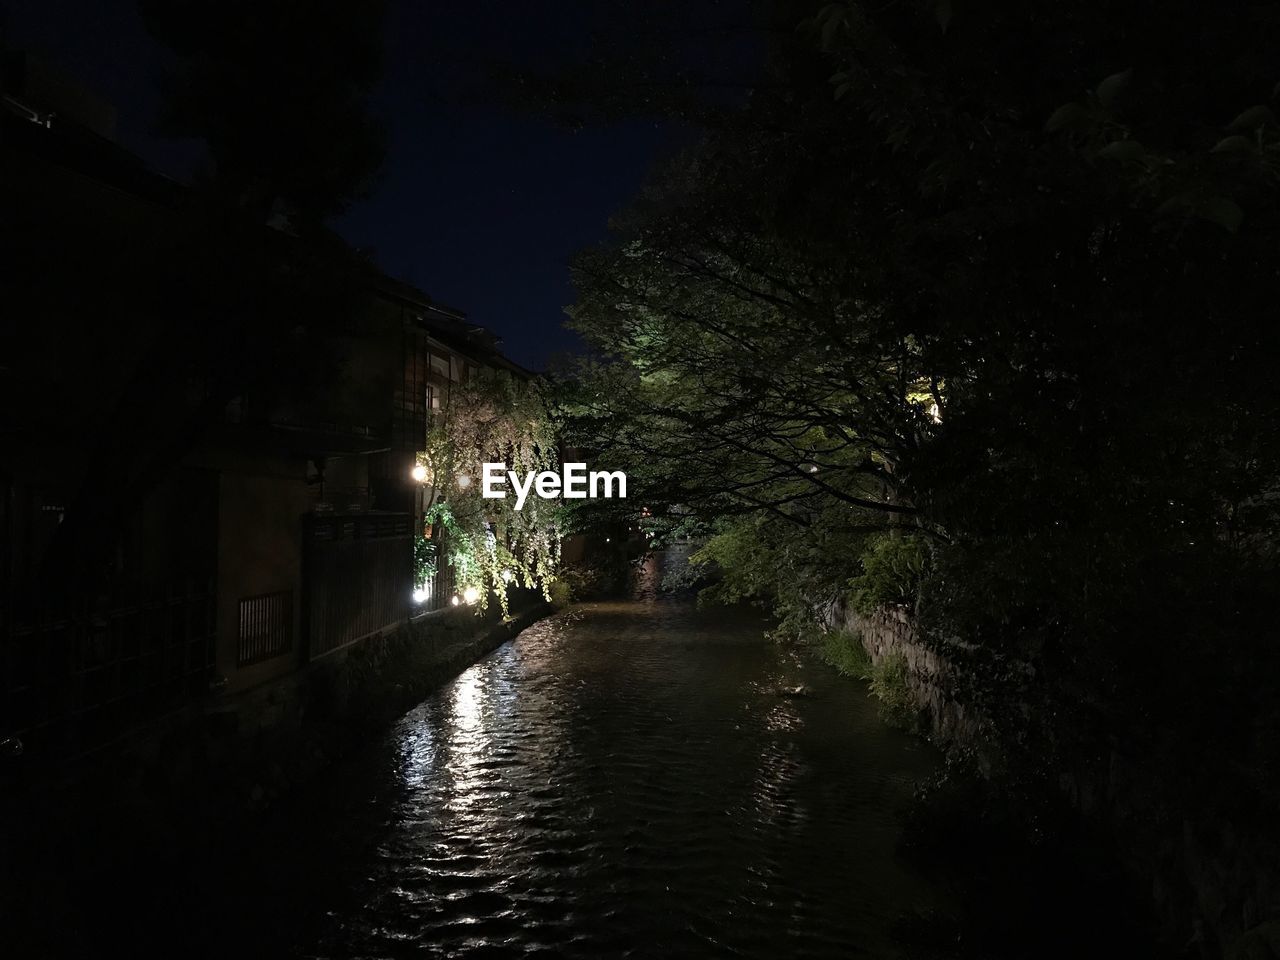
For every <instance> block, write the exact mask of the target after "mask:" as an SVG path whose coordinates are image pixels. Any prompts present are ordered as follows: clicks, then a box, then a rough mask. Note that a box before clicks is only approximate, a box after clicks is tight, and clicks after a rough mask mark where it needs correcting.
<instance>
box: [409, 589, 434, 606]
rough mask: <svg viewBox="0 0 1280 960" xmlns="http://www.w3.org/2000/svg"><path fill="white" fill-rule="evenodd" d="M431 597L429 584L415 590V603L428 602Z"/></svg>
mask: <svg viewBox="0 0 1280 960" xmlns="http://www.w3.org/2000/svg"><path fill="white" fill-rule="evenodd" d="M430 599H431V588H430V587H428V586H421V587H418V588H417V589H416V590H414V591H413V602H414V603H426V602H427V601H428V600H430Z"/></svg>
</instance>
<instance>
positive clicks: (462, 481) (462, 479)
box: [458, 473, 471, 490]
mask: <svg viewBox="0 0 1280 960" xmlns="http://www.w3.org/2000/svg"><path fill="white" fill-rule="evenodd" d="M458 486H459V487H461V488H462V489H463V490H465V489H467V487H469V486H471V478H470V477H468V476H467V475H466V474H465V473H460V474H458Z"/></svg>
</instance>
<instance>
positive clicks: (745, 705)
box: [303, 558, 936, 958]
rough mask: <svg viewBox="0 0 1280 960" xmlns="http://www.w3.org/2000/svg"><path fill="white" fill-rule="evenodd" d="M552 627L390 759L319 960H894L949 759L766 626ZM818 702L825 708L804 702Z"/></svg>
mask: <svg viewBox="0 0 1280 960" xmlns="http://www.w3.org/2000/svg"><path fill="white" fill-rule="evenodd" d="M660 566H661V560H660V558H653V559H651V560H650V561H649V563H648V566H647V567H646V569H645V570H644V571H643V573H642V576H641V578H640V584H639V587H638V589H637V592H636V595H635V597H634V598H633V599H631V600H627V601H623V602H607V603H595V604H589V605H585V606H583V607H579V608H576V609H574V610H571V611H569V612H567V613H565V614H561V615H559V616H556V617H553V618H551V619H549V620H545V621H542V622H541V623H538V624H536V625H535V626H533V627H531V628H530V629H528V630H526V631H525V632H524V633H522V634H521V635H520V636H519V637H518V638H516V639H515V640H514V641H512V642H511V643H508V644H507V645H505V646H504V647H502V648H501V649H499V650H497V651H496V652H494V653H493V654H492V655H490V656H489V657H487V658H485V659H484V660H482V661H481V662H479V663H477V664H475V665H474V666H472V667H471V668H470V669H468V670H467V671H466V672H464V673H463V674H462V675H461V676H459V677H458V678H457V679H456V680H454V681H453V682H451V683H450V684H448V685H446V686H445V687H444V688H443V689H441V690H440V691H439V692H438V693H437V694H436V695H434V696H433V697H432V698H430V699H429V700H427V701H426V702H425V703H423V704H421V705H420V706H419V707H418V708H417V709H415V710H413V711H412V712H410V713H409V714H407V715H406V716H405V717H404V718H403V719H402V720H401V721H400V722H399V724H398V725H397V726H396V727H395V729H394V730H393V731H392V732H391V734H390V739H389V740H388V741H386V742H384V743H383V744H382V745H381V746H380V747H378V748H377V749H374V750H372V751H371V756H372V757H375V758H376V763H377V764H378V765H379V767H380V769H378V770H377V771H375V772H374V773H373V774H372V775H370V774H368V773H367V772H366V773H361V774H359V776H361V777H365V776H368V777H369V787H368V791H369V796H368V797H367V798H365V800H364V801H363V803H364V807H363V810H362V814H361V816H363V817H366V818H370V817H371V818H372V819H374V820H376V821H378V828H377V830H376V831H375V832H374V834H373V835H372V836H370V837H369V838H368V840H367V842H365V844H364V846H363V847H362V848H357V849H356V850H355V851H353V852H352V853H350V864H349V869H348V871H347V872H348V873H349V875H350V879H349V880H348V881H347V882H346V883H345V884H344V886H345V887H346V888H347V889H346V890H345V891H343V892H339V891H333V893H332V900H333V903H331V904H329V905H328V906H327V908H326V914H325V916H324V919H323V920H322V921H321V923H320V930H319V935H318V937H315V936H311V937H309V938H308V943H307V944H305V945H304V951H303V952H304V953H305V955H308V956H326V957H348V956H350V957H355V956H359V957H398V956H423V955H426V956H449V957H453V956H468V957H469V956H547V957H593V958H594V957H612V956H634V957H698V956H742V957H761V958H777V957H791V956H795V957H800V956H804V957H851V956H892V955H894V951H893V948H892V943H891V940H890V938H889V926H890V924H891V923H892V922H893V920H894V919H895V918H897V917H898V916H900V915H902V914H903V913H906V912H909V911H911V910H912V909H913V908H914V907H915V906H917V905H920V904H922V903H923V902H924V900H925V897H926V893H925V891H924V888H923V885H922V883H921V881H920V880H919V879H918V878H915V877H913V876H912V875H911V874H910V873H909V872H908V871H907V870H906V869H905V867H904V866H903V865H902V864H901V863H900V862H899V861H898V860H897V859H896V858H895V855H894V845H895V842H896V839H897V834H898V826H897V820H896V813H897V811H898V810H899V809H900V807H901V806H902V804H903V803H904V801H905V800H906V799H907V798H908V797H909V795H910V792H911V789H912V786H913V783H914V781H915V779H916V778H918V777H920V776H922V775H924V774H926V773H928V772H929V771H930V770H931V769H932V768H933V766H934V764H935V762H936V760H935V757H934V755H933V753H932V751H931V750H930V749H929V748H928V747H926V746H924V745H923V744H921V743H919V742H918V741H916V740H914V739H912V738H910V737H908V736H906V735H904V734H901V733H898V732H896V731H893V730H890V729H888V728H886V727H885V726H884V725H883V724H882V723H881V722H880V720H879V719H878V717H877V715H876V710H875V706H874V704H873V702H871V701H870V700H869V699H868V698H867V695H866V691H865V688H864V687H863V686H862V685H860V684H856V683H851V682H849V681H847V680H842V679H840V678H838V677H836V676H835V675H834V674H833V673H832V672H831V671H830V670H829V669H828V668H826V667H824V666H822V665H820V664H818V663H817V662H815V661H814V660H813V659H812V657H811V655H809V654H806V653H803V652H799V651H795V650H788V649H786V648H784V647H780V646H778V645H775V644H771V643H769V642H767V641H766V640H765V639H764V637H763V630H764V624H763V623H762V622H761V621H760V620H759V619H758V618H757V617H756V616H755V615H754V614H752V613H751V612H748V611H729V612H726V611H725V610H723V609H705V610H698V609H696V607H695V606H694V604H693V603H692V602H691V601H690V600H689V599H687V598H684V599H676V598H670V597H664V596H662V595H660V594H658V593H657V591H655V590H654V589H653V585H654V583H655V582H656V579H657V577H658V575H659V574H660V572H661V571H660ZM800 685H804V686H806V687H807V688H809V689H808V691H807V695H806V696H800V697H796V696H789V695H785V690H786V689H787V688H794V687H797V686H800Z"/></svg>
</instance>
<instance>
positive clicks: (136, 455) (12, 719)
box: [0, 57, 527, 761]
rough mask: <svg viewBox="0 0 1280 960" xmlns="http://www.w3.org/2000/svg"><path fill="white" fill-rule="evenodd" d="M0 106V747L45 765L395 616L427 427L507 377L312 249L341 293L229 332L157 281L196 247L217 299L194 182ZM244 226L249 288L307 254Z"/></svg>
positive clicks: (483, 339) (32, 86) (75, 108)
mask: <svg viewBox="0 0 1280 960" xmlns="http://www.w3.org/2000/svg"><path fill="white" fill-rule="evenodd" d="M2 93H3V99H2V100H0V105H2V107H3V109H0V124H2V125H3V126H2V128H0V129H2V135H3V142H2V145H0V222H2V223H3V225H4V226H3V231H4V235H3V249H2V250H0V253H2V255H3V259H4V267H3V269H4V288H3V293H2V295H0V296H2V299H0V313H2V314H3V316H4V322H3V324H2V325H0V326H2V329H3V341H2V342H3V353H2V354H0V385H2V388H3V390H4V398H3V409H4V414H3V423H2V427H0V429H2V430H3V441H4V452H3V456H2V458H0V496H2V497H3V500H2V501H0V531H2V533H3V551H2V556H0V563H2V567H0V631H2V632H0V739H2V738H4V737H7V736H17V737H19V738H20V739H21V740H22V742H23V744H24V747H25V749H26V751H27V753H28V755H29V756H31V757H32V759H33V760H40V759H43V758H47V759H49V760H51V761H57V760H60V759H62V758H65V757H69V756H74V755H76V754H78V753H82V752H84V751H87V750H90V749H93V748H95V747H98V746H101V745H103V744H106V743H108V742H110V741H111V740H112V739H114V738H118V737H120V736H122V735H125V734H127V733H128V732H129V731H131V730H133V729H135V728H136V727H137V726H138V725H139V724H142V723H144V722H146V721H148V720H153V719H155V718H157V717H159V716H162V715H164V714H165V713H167V712H170V711H173V710H179V709H184V708H189V707H190V706H191V705H192V704H194V703H197V702H199V701H202V700H204V699H205V698H208V697H210V696H216V695H218V694H219V693H222V694H227V693H234V692H236V691H240V690H244V689H246V688H249V687H252V686H255V685H257V684H261V683H263V682H266V681H270V680H272V679H275V678H278V677H280V676H282V675H285V674H288V673H290V672H292V671H294V670H296V669H298V668H299V667H300V666H302V665H304V664H306V663H307V662H309V661H311V660H315V659H317V658H320V657H324V656H327V655H329V654H332V653H334V652H335V651H338V650H342V649H344V648H347V647H349V646H350V645H352V644H354V643H357V642H359V641H360V640H361V639H363V638H366V637H369V636H371V635H374V634H378V633H380V632H382V631H385V630H387V629H389V628H391V627H394V626H395V625H396V624H397V623H399V622H401V621H403V620H404V619H405V618H406V617H407V616H409V614H410V610H411V594H412V592H413V587H414V584H413V582H412V580H413V573H412V546H411V544H412V537H413V536H414V534H415V531H419V530H420V527H421V513H422V510H423V503H424V500H423V490H422V487H421V485H420V484H417V483H415V482H414V481H413V479H412V477H411V472H412V469H413V465H414V463H415V458H416V453H417V451H419V450H420V449H421V448H422V445H423V440H424V436H425V432H426V430H427V424H428V422H429V418H430V416H431V412H432V410H434V409H439V408H440V407H441V406H443V405H445V404H447V403H448V399H449V395H450V393H451V391H452V390H453V389H454V388H455V387H456V385H457V384H459V383H462V382H465V381H466V380H467V379H468V378H469V377H472V376H475V375H477V373H478V372H479V371H481V370H490V371H497V372H498V373H499V375H511V376H519V377H523V376H526V375H527V374H526V372H525V371H523V370H521V369H520V368H519V367H518V366H516V365H515V364H513V363H511V362H510V361H508V360H506V359H505V358H504V357H503V356H502V355H501V353H500V352H499V349H498V347H499V344H498V342H497V341H496V339H495V338H494V337H493V336H492V335H490V334H488V333H487V332H486V331H484V330H483V329H480V328H478V327H476V326H474V325H472V324H469V323H468V322H467V321H466V318H465V316H464V315H463V314H461V313H459V312H457V311H454V310H451V309H448V308H445V307H442V306H440V305H438V304H435V303H433V302H431V300H430V299H429V298H427V297H426V296H424V295H423V294H422V293H421V292H419V291H417V290H415V289H413V288H412V287H409V286H407V285H405V284H402V283H399V282H397V281H395V280H392V279H390V278H387V277H385V276H381V275H379V274H377V272H376V271H374V270H372V269H371V268H370V269H367V270H365V271H360V270H349V269H348V267H347V266H345V265H346V264H347V263H348V260H346V259H343V258H341V257H338V256H337V255H336V254H335V255H333V260H334V262H335V264H336V263H341V264H343V265H344V266H343V267H342V269H347V270H348V272H349V274H350V275H349V276H346V277H344V278H343V279H342V283H341V290H342V295H341V296H338V297H327V300H328V302H326V295H327V293H328V290H327V288H325V289H320V288H323V287H324V284H325V283H326V282H327V281H326V280H317V282H316V283H315V284H308V282H307V279H306V277H305V276H304V277H303V279H302V281H301V282H298V283H297V289H298V290H299V294H298V296H297V297H296V298H292V299H291V298H289V297H284V298H281V297H280V289H282V288H281V287H280V286H279V285H278V284H277V285H276V286H274V287H271V286H268V287H266V288H264V289H265V290H266V293H265V294H264V293H262V292H261V291H258V290H254V289H252V288H251V289H249V290H247V291H246V292H245V293H244V298H245V300H246V305H245V307H244V310H246V311H248V310H253V309H258V310H260V309H262V307H261V303H262V302H267V303H270V304H272V305H273V308H272V309H273V313H272V320H271V323H270V324H269V325H268V324H264V323H262V322H261V321H257V322H256V323H255V324H243V323H242V322H241V321H238V320H237V319H236V318H235V317H233V316H232V315H231V314H232V313H233V312H234V311H235V309H236V305H237V298H236V295H235V291H234V290H233V291H231V293H230V295H227V291H226V290H222V291H220V295H219V296H218V298H217V300H218V302H217V303H212V302H211V300H210V296H209V295H208V294H207V291H206V290H205V289H204V288H201V287H199V286H198V285H192V284H191V283H189V282H188V281H187V280H186V279H185V276H186V274H185V272H184V270H175V269H174V267H173V264H174V263H175V251H198V252H199V254H198V255H199V256H204V257H208V258H209V260H210V261H211V263H210V264H209V265H208V269H207V270H206V271H204V272H205V273H206V274H208V275H209V276H210V277H211V279H210V280H209V283H210V288H209V289H214V290H217V289H218V284H219V283H220V282H223V280H222V277H221V276H220V274H219V273H218V271H219V270H221V269H223V267H222V264H221V263H220V262H218V261H219V258H220V257H221V256H222V255H223V253H224V252H225V248H224V247H219V246H218V243H219V242H220V241H218V240H216V239H214V240H208V241H206V240H205V239H204V237H203V234H202V233H201V231H203V230H204V229H205V221H204V220H202V219H201V218H202V217H204V216H205V212H204V210H203V208H202V207H201V204H200V198H199V196H198V193H197V192H196V191H192V190H188V189H186V188H184V187H183V186H181V185H179V184H177V183H174V182H173V181H170V180H168V179H166V178H164V177H161V176H159V175H157V174H155V173H154V172H152V171H150V170H148V169H147V168H146V167H145V166H144V165H143V164H142V163H141V162H140V161H139V160H138V159H137V158H136V157H134V156H132V155H131V154H130V153H129V152H128V151H126V150H124V149H123V148H121V147H120V146H119V145H118V144H116V143H114V142H113V141H112V139H111V132H112V123H113V113H112V111H111V110H110V108H109V107H107V106H106V105H104V104H101V103H100V102H98V101H97V100H96V99H95V98H93V97H92V96H91V95H89V94H87V93H85V92H83V91H79V90H78V89H77V88H76V87H75V85H74V84H72V83H71V82H69V81H67V80H64V79H61V78H58V77H56V75H54V74H53V73H52V72H51V71H48V70H47V69H45V68H43V67H40V66H39V65H38V64H37V63H35V62H33V61H31V60H30V59H28V58H22V57H19V58H16V59H12V60H11V61H10V62H7V63H6V64H5V70H4V87H3V91H2ZM255 229H256V231H257V233H258V234H267V236H263V237H257V236H251V237H250V238H249V242H250V243H252V244H254V245H259V246H260V248H261V250H260V252H259V253H258V254H257V256H258V257H259V260H260V261H263V262H265V263H266V264H267V266H266V267H264V268H263V270H262V273H263V275H266V276H275V275H277V274H280V273H287V272H288V270H293V269H294V264H295V263H296V262H310V261H314V262H319V263H321V264H323V263H324V262H325V258H326V257H328V256H330V254H328V253H325V252H324V251H323V250H321V251H319V252H317V253H316V254H315V256H314V257H313V256H312V255H311V252H310V250H309V248H308V247H307V245H308V244H311V243H312V242H313V241H311V240H306V241H304V240H302V239H300V238H298V237H295V236H293V235H291V234H290V233H289V232H288V230H287V229H275V230H272V229H268V228H255ZM193 236H195V237H196V239H195V240H194V241H193V239H192V238H193ZM201 244H205V245H204V246H201ZM320 246H321V247H323V243H320ZM180 256H187V258H188V262H187V263H185V264H184V265H183V266H184V267H189V266H190V263H189V261H190V259H191V256H189V255H187V254H185V253H183V254H181V255H180ZM228 259H229V260H230V259H232V258H230V257H228ZM277 261H278V262H279V263H282V264H286V265H287V269H285V268H279V269H278V268H277ZM179 262H181V261H179ZM295 272H296V271H295ZM323 272H324V271H323V269H321V270H318V271H317V277H322V275H323ZM192 275H202V274H199V272H198V271H193V274H192ZM227 276H228V277H230V278H231V279H230V281H229V282H226V283H224V286H231V287H235V285H236V283H235V278H236V277H237V276H238V274H236V273H235V272H234V270H230V269H228V270H227ZM291 282H293V281H291ZM283 289H286V290H287V289H289V288H288V286H287V285H286V286H285V287H284V288H283ZM335 289H337V287H335ZM260 294H261V295H260ZM253 297H257V298H258V299H257V300H255V301H253V302H252V303H250V302H248V301H249V298H253ZM272 298H274V299H272ZM228 304H230V305H231V306H230V307H229V306H228ZM266 326H270V328H271V329H270V331H269V332H268V333H263V332H262V328H264V327H266ZM86 545H88V546H89V547H90V549H86ZM447 600H448V598H447V597H445V596H440V597H435V598H433V599H432V600H431V601H430V602H427V603H425V604H419V605H418V609H420V608H421V607H424V606H425V607H432V606H437V605H439V604H440V603H444V602H447Z"/></svg>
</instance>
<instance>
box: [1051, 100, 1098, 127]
mask: <svg viewBox="0 0 1280 960" xmlns="http://www.w3.org/2000/svg"><path fill="white" fill-rule="evenodd" d="M1088 121H1089V111H1088V109H1087V108H1086V107H1085V105H1084V104H1082V103H1078V102H1074V101H1073V102H1072V103H1064V104H1063V105H1062V106H1060V107H1059V108H1058V109H1057V110H1055V111H1053V113H1051V114H1050V115H1049V119H1048V120H1047V121H1045V125H1044V129H1045V132H1046V133H1058V132H1060V131H1062V130H1078V129H1080V128H1081V127H1083V126H1084V125H1085V124H1087V123H1088Z"/></svg>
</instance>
